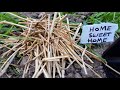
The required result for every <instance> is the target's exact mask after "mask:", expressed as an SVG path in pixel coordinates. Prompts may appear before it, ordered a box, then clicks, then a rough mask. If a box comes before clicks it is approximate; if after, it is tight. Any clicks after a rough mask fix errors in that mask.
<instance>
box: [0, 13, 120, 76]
mask: <svg viewBox="0 0 120 90" xmlns="http://www.w3.org/2000/svg"><path fill="white" fill-rule="evenodd" d="M7 13H8V14H10V15H12V16H14V17H17V18H18V19H20V20H22V22H19V24H15V23H12V22H7V21H1V22H0V24H10V25H15V26H17V27H19V28H21V29H22V32H20V34H19V36H18V37H16V36H15V37H16V38H11V37H9V38H7V39H1V40H3V41H5V43H4V45H3V46H2V48H5V47H6V48H7V49H8V51H6V52H4V53H3V54H2V57H6V56H8V58H7V60H6V61H4V63H3V64H2V65H1V67H0V76H2V75H3V74H4V73H5V72H6V70H7V69H8V67H9V65H10V64H11V63H12V61H13V60H14V58H15V56H16V55H18V54H19V55H22V56H23V57H25V56H27V57H28V58H27V62H26V63H25V64H24V72H23V75H22V77H23V78H25V77H27V73H28V72H29V70H30V69H29V68H30V66H31V64H33V65H34V73H33V75H32V78H38V77H39V76H40V75H41V74H44V77H45V78H55V77H56V75H59V77H60V78H64V77H65V71H66V69H68V68H69V67H70V66H71V65H72V64H73V63H74V62H76V63H77V64H79V65H80V66H81V68H83V69H84V71H85V74H87V70H86V68H89V69H90V70H91V71H92V72H93V73H94V74H95V75H97V76H98V77H99V78H101V76H100V75H99V74H98V73H96V72H95V71H94V70H93V69H92V68H93V67H92V66H91V65H89V64H88V63H87V62H90V63H94V62H93V60H92V59H94V60H98V61H101V62H103V63H104V64H105V65H106V66H108V65H107V62H104V61H103V60H101V59H100V58H99V57H98V56H96V55H94V54H93V53H91V52H89V51H87V50H86V49H87V47H85V48H83V47H81V46H79V45H77V43H78V42H79V41H80V32H79V30H80V28H81V26H82V23H80V24H79V25H78V26H77V25H72V24H70V23H69V19H68V18H67V15H64V16H61V14H60V13H58V12H55V13H54V17H53V19H52V20H51V16H50V15H49V14H44V15H42V16H41V18H40V19H32V18H23V17H20V16H17V15H15V14H13V13H10V12H7ZM63 20H66V22H67V23H63ZM23 24H24V25H23ZM13 36H14V35H13ZM9 44H12V45H13V47H12V48H10V47H8V46H7V45H9ZM86 61H87V62H86ZM108 67H109V68H111V67H110V66H108ZM111 69H112V70H114V69H113V68H111ZM114 71H115V72H116V73H118V74H119V72H117V71H116V70H114Z"/></svg>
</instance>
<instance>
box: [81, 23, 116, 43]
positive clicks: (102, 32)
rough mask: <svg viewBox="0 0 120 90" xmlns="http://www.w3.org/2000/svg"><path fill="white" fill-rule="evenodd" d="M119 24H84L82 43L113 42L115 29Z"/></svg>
mask: <svg viewBox="0 0 120 90" xmlns="http://www.w3.org/2000/svg"><path fill="white" fill-rule="evenodd" d="M117 29H118V24H114V23H101V24H93V25H84V26H83V27H82V35H81V41H80V43H82V44H85V43H103V42H113V41H114V35H115V31H116V30H117Z"/></svg>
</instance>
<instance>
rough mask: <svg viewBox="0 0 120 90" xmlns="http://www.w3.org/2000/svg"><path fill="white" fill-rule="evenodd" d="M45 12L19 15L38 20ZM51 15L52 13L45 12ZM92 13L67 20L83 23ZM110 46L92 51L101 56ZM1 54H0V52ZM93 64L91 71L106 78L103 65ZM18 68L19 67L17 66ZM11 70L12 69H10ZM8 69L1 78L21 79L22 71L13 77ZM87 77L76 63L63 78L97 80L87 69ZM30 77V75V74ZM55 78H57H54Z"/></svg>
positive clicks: (82, 13)
mask: <svg viewBox="0 0 120 90" xmlns="http://www.w3.org/2000/svg"><path fill="white" fill-rule="evenodd" d="M44 13H45V12H20V14H22V15H25V16H27V17H31V18H37V19H39V18H40V16H41V15H42V14H44ZM47 13H50V14H51V15H52V14H53V12H47ZM92 13H94V12H75V14H76V15H77V16H73V15H68V18H69V20H70V22H78V23H80V22H83V21H84V20H85V19H86V18H87V17H89V15H91V14H92ZM110 45H111V43H105V44H99V45H98V46H99V48H98V47H97V48H94V51H96V52H97V53H99V54H100V55H102V53H103V52H104V51H105V50H106V49H107V48H108V47H109V46H110ZM0 53H1V52H0ZM24 61H25V60H23V62H22V63H24ZM93 61H94V63H93V64H90V65H91V66H93V70H95V71H96V72H97V73H98V74H99V75H100V76H101V77H102V78H107V77H106V73H105V71H104V69H103V65H102V63H101V62H98V61H97V60H93ZM18 68H19V66H18ZM11 69H12V67H11ZM11 69H10V68H9V69H8V71H7V74H4V75H3V76H2V78H21V74H22V71H23V70H22V69H18V71H17V72H19V75H15V74H14V71H10V70H11ZM32 72H33V68H31V73H32ZM87 72H88V75H85V73H84V71H83V70H82V69H81V68H80V66H79V65H78V64H77V63H74V64H73V65H71V66H70V68H68V69H67V70H66V74H65V78H98V77H97V76H96V75H95V74H94V73H93V72H92V71H91V70H89V69H87ZM30 75H31V74H30ZM56 78H57V77H56Z"/></svg>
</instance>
